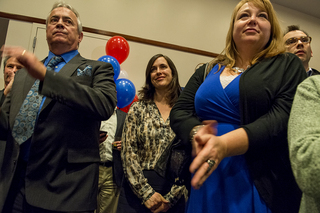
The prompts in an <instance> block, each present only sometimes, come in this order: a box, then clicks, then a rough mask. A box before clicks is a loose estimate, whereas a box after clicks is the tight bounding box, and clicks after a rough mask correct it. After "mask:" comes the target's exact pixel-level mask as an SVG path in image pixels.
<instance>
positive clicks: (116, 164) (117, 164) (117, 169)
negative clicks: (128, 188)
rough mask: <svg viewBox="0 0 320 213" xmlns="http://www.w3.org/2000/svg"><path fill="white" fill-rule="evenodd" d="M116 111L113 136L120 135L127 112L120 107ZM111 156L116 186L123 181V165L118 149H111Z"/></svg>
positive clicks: (119, 185)
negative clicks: (115, 126) (115, 124)
mask: <svg viewBox="0 0 320 213" xmlns="http://www.w3.org/2000/svg"><path fill="white" fill-rule="evenodd" d="M116 113H117V129H116V134H115V137H121V136H122V130H123V124H124V121H125V119H126V116H127V113H125V112H123V111H121V110H120V109H117V110H116ZM112 156H113V180H114V182H115V184H116V185H117V186H118V187H121V185H122V181H123V177H124V175H123V167H122V162H121V153H120V151H118V150H115V149H112Z"/></svg>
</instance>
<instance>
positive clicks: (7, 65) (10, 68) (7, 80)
mask: <svg viewBox="0 0 320 213" xmlns="http://www.w3.org/2000/svg"><path fill="white" fill-rule="evenodd" d="M21 68H23V65H22V64H20V63H19V62H18V60H17V59H16V58H15V57H11V56H7V57H5V58H4V61H3V78H4V89H3V90H0V106H1V105H2V103H3V102H4V99H5V98H6V96H7V94H8V93H9V92H10V90H11V87H12V83H13V79H14V75H15V74H16V72H17V71H18V70H19V69H21Z"/></svg>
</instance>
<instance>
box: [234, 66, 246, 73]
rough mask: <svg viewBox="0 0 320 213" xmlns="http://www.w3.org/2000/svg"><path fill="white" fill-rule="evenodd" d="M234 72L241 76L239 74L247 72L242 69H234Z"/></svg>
mask: <svg viewBox="0 0 320 213" xmlns="http://www.w3.org/2000/svg"><path fill="white" fill-rule="evenodd" d="M232 71H233V72H235V73H237V74H239V73H243V72H244V71H245V70H244V69H243V68H240V67H232Z"/></svg>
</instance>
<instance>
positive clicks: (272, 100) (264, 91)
mask: <svg viewBox="0 0 320 213" xmlns="http://www.w3.org/2000/svg"><path fill="white" fill-rule="evenodd" d="M258 67H259V70H252V71H253V72H251V73H250V72H248V73H244V75H243V76H242V78H241V80H242V81H241V80H240V81H241V82H240V102H241V101H242V102H241V103H242V104H241V105H240V107H242V110H240V111H241V113H242V114H241V119H242V124H244V125H243V126H242V127H243V128H244V129H245V131H246V132H247V134H248V138H249V150H248V154H254V155H259V154H260V153H265V152H266V151H267V150H272V149H274V148H275V147H279V146H280V147H287V140H286V137H287V125H288V119H289V114H290V110H291V106H292V101H293V97H294V94H295V91H296V88H297V86H298V84H299V83H300V82H302V81H303V80H304V79H305V78H306V77H307V75H306V72H305V70H304V68H303V66H302V63H301V61H300V59H299V58H298V57H296V56H295V55H293V54H283V55H279V56H277V57H275V58H273V59H270V60H269V59H268V61H267V62H266V63H261V64H260V65H258ZM279 142H281V143H279Z"/></svg>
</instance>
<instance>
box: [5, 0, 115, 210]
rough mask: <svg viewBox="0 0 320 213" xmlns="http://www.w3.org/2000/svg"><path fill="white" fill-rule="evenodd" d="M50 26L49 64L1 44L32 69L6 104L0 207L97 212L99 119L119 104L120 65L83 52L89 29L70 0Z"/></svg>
mask: <svg viewBox="0 0 320 213" xmlns="http://www.w3.org/2000/svg"><path fill="white" fill-rule="evenodd" d="M46 32H47V42H48V46H49V50H50V52H49V55H48V57H47V58H46V59H45V60H44V61H43V63H42V62H40V61H39V60H38V59H37V58H36V57H35V55H33V54H32V53H30V52H28V51H26V50H24V49H22V48H18V47H3V48H2V51H3V52H4V54H6V55H11V56H15V57H16V58H17V59H18V61H19V62H20V63H21V64H22V65H24V66H25V69H21V70H19V71H18V72H17V73H16V75H15V80H14V82H13V86H12V90H11V92H10V93H9V95H8V96H7V98H6V100H5V102H4V103H3V105H2V107H1V109H0V139H3V140H6V141H7V145H6V150H5V156H4V163H3V165H2V167H1V170H0V209H2V212H41V213H43V212H44V213H46V212H47V213H49V212H50V213H53V212H93V211H94V209H95V208H96V201H97V199H96V198H97V185H98V168H99V160H100V158H99V146H98V142H97V141H98V139H99V127H100V121H101V120H106V119H108V118H109V117H110V116H111V115H112V113H113V111H114V108H115V106H116V89H115V84H114V81H113V69H112V66H111V64H108V63H104V62H99V61H93V60H88V59H85V58H83V57H81V56H80V54H79V53H78V47H79V43H80V42H81V40H82V38H83V34H82V27H81V22H80V20H79V15H78V13H77V12H76V11H75V10H74V9H73V8H72V7H71V6H70V5H67V4H64V3H57V4H55V5H54V6H53V9H52V10H51V13H50V15H49V16H48V18H47V30H46ZM26 117H27V119H25V118H26Z"/></svg>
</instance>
